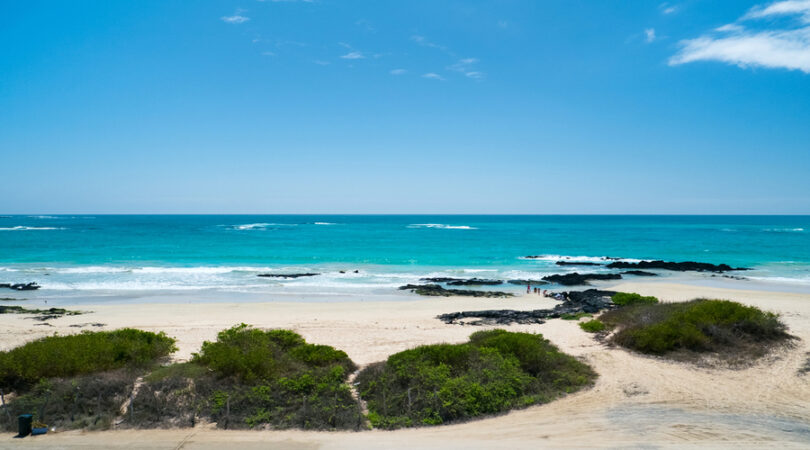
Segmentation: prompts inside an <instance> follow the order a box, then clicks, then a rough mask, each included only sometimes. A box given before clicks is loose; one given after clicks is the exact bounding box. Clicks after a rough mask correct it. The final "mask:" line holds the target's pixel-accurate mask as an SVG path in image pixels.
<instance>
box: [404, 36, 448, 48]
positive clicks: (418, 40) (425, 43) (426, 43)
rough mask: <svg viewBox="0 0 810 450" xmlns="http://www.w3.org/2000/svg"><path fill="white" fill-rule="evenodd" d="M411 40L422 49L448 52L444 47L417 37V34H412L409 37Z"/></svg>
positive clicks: (422, 37)
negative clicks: (427, 48)
mask: <svg viewBox="0 0 810 450" xmlns="http://www.w3.org/2000/svg"><path fill="white" fill-rule="evenodd" d="M411 40H412V41H414V42H416V43H417V44H419V45H421V46H423V47H430V48H435V49H438V50H441V51H444V52H447V51H448V50H447V47H445V46H444V45H439V44H436V43H434V42H431V41H429V40H428V39H427V38H426V37H424V36H421V35H418V34H414V35H413V36H411Z"/></svg>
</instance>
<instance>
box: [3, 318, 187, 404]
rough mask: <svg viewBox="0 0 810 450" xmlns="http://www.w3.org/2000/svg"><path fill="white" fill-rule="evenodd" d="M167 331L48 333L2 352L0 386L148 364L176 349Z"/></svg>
mask: <svg viewBox="0 0 810 450" xmlns="http://www.w3.org/2000/svg"><path fill="white" fill-rule="evenodd" d="M174 342H175V341H174V339H172V338H170V337H168V336H166V334H164V333H152V332H148V331H141V330H134V329H131V328H124V329H121V330H115V331H97V332H90V331H85V332H82V333H80V334H73V335H67V336H59V335H54V336H49V337H45V338H42V339H38V340H36V341H32V342H29V343H27V344H25V345H23V346H21V347H17V348H15V349H12V350H10V351H7V352H0V388H2V389H5V390H6V391H8V390H17V389H23V390H24V389H26V388H29V387H31V386H33V385H34V384H36V383H37V382H39V381H40V380H41V379H46V378H56V377H71V376H76V375H83V374H89V373H96V372H103V371H108V370H113V369H119V368H125V367H127V368H136V367H145V366H147V365H149V364H151V363H153V362H154V361H155V360H156V359H158V358H161V357H164V356H168V355H169V354H170V353H172V352H174V351H175V350H176V347H175V345H174Z"/></svg>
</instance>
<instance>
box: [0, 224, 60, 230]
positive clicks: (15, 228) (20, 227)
mask: <svg viewBox="0 0 810 450" xmlns="http://www.w3.org/2000/svg"><path fill="white" fill-rule="evenodd" d="M64 229H65V228H62V227H26V226H23V225H18V226H16V227H2V228H0V231H41V230H64Z"/></svg>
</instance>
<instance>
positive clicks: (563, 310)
mask: <svg viewBox="0 0 810 450" xmlns="http://www.w3.org/2000/svg"><path fill="white" fill-rule="evenodd" d="M615 293H616V292H614V291H602V290H598V289H588V290H586V291H572V292H563V293H562V296H563V301H562V303H560V304H558V305H556V306H555V307H554V308H552V309H535V310H532V311H517V310H514V309H490V310H483V311H460V312H453V313H447V314H441V315H439V316H436V318H437V319H439V320H441V321H442V322H444V323H447V324H460V325H509V324H513V323H519V324H536V323H537V324H539V323H545V321H546V319H555V318H559V317H562V316H563V315H566V314H570V315H575V314H579V313H588V314H593V313H597V312H600V311H602V310H606V309H612V308H613V307H614V306H615V305H614V304H613V301H612V300H611V297H612V296H613V294H615Z"/></svg>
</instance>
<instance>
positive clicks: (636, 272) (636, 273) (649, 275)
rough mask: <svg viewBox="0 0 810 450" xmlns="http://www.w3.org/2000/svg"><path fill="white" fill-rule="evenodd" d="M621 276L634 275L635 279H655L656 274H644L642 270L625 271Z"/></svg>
mask: <svg viewBox="0 0 810 450" xmlns="http://www.w3.org/2000/svg"><path fill="white" fill-rule="evenodd" d="M622 275H635V276H637V277H657V276H658V274H657V273H652V272H645V271H643V270H625V271H624V272H622Z"/></svg>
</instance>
